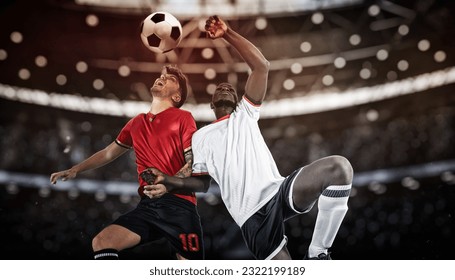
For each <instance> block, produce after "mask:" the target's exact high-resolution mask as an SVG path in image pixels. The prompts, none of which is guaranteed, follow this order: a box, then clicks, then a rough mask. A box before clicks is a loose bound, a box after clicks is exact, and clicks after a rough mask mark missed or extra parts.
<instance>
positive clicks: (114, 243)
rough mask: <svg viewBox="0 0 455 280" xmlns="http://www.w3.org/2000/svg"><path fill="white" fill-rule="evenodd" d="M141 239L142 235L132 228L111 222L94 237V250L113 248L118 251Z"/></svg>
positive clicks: (131, 245)
mask: <svg viewBox="0 0 455 280" xmlns="http://www.w3.org/2000/svg"><path fill="white" fill-rule="evenodd" d="M140 241H141V237H140V236H139V235H138V234H137V233H135V232H132V231H131V230H129V229H127V228H125V227H122V226H120V225H116V224H111V225H109V226H107V227H106V228H104V229H103V230H102V231H101V232H100V233H98V235H97V236H95V238H94V239H93V242H92V246H93V250H94V251H98V250H102V249H107V248H112V249H116V250H118V251H120V250H123V249H126V248H130V247H133V246H135V245H137V244H139V242H140Z"/></svg>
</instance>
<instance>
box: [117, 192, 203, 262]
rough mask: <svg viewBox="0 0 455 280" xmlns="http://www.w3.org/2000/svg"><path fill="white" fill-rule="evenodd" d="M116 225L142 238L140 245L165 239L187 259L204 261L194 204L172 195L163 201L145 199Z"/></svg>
mask: <svg viewBox="0 0 455 280" xmlns="http://www.w3.org/2000/svg"><path fill="white" fill-rule="evenodd" d="M113 224H117V225H120V226H122V227H125V228H127V229H129V230H131V231H133V232H135V233H137V234H138V235H139V236H140V237H141V242H140V244H144V243H147V242H151V241H155V240H158V239H161V238H163V237H164V238H166V239H167V240H168V241H169V242H170V243H171V245H172V247H173V248H174V249H175V250H177V252H178V253H179V254H180V255H182V256H183V257H185V258H187V259H192V260H200V259H204V243H203V236H202V226H201V219H200V217H199V214H198V212H197V209H196V205H194V204H193V203H191V202H189V201H187V200H185V199H182V198H180V197H177V196H175V195H172V194H165V195H163V196H162V197H161V198H157V199H150V198H149V197H143V198H142V199H141V201H140V202H139V204H138V205H137V207H136V208H135V209H134V210H132V211H130V212H128V213H126V214H124V215H122V216H120V217H119V218H118V219H116V220H115V221H114V222H113Z"/></svg>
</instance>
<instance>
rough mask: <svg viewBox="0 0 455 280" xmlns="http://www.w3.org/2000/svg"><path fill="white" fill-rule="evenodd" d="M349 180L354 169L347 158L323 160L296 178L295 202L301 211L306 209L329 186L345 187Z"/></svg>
mask: <svg viewBox="0 0 455 280" xmlns="http://www.w3.org/2000/svg"><path fill="white" fill-rule="evenodd" d="M349 180H352V168H351V166H350V164H349V162H348V161H347V160H346V159H345V158H343V157H340V156H329V157H325V158H321V159H319V160H316V161H314V162H312V163H311V164H309V165H307V166H305V167H304V168H303V169H302V170H301V171H300V172H299V174H298V175H297V176H296V178H295V180H294V182H293V189H292V197H293V201H294V203H295V205H296V206H297V207H298V208H299V209H306V208H308V207H310V206H311V205H312V204H313V203H314V202H315V201H316V199H318V197H319V196H320V195H321V193H322V191H323V190H324V189H325V188H327V187H328V186H329V185H344V184H347V183H348V182H349Z"/></svg>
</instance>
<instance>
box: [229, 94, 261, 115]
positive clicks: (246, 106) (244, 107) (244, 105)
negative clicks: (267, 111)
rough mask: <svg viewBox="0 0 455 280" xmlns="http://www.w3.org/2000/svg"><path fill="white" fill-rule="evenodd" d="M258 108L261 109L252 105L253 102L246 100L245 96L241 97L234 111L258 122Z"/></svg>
mask: <svg viewBox="0 0 455 280" xmlns="http://www.w3.org/2000/svg"><path fill="white" fill-rule="evenodd" d="M260 108H261V106H260V105H256V104H254V103H253V102H251V101H250V100H248V98H247V97H246V96H245V95H243V97H242V100H240V102H239V105H238V106H237V109H236V110H239V111H243V112H245V113H246V114H247V115H248V116H249V117H251V118H253V119H255V120H256V121H258V120H259V117H260ZM234 113H235V112H234Z"/></svg>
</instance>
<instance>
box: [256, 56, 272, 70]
mask: <svg viewBox="0 0 455 280" xmlns="http://www.w3.org/2000/svg"><path fill="white" fill-rule="evenodd" d="M257 70H258V71H262V72H269V70H270V62H269V61H268V60H267V59H266V58H265V57H264V58H263V59H261V63H259V65H258V66H257Z"/></svg>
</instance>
